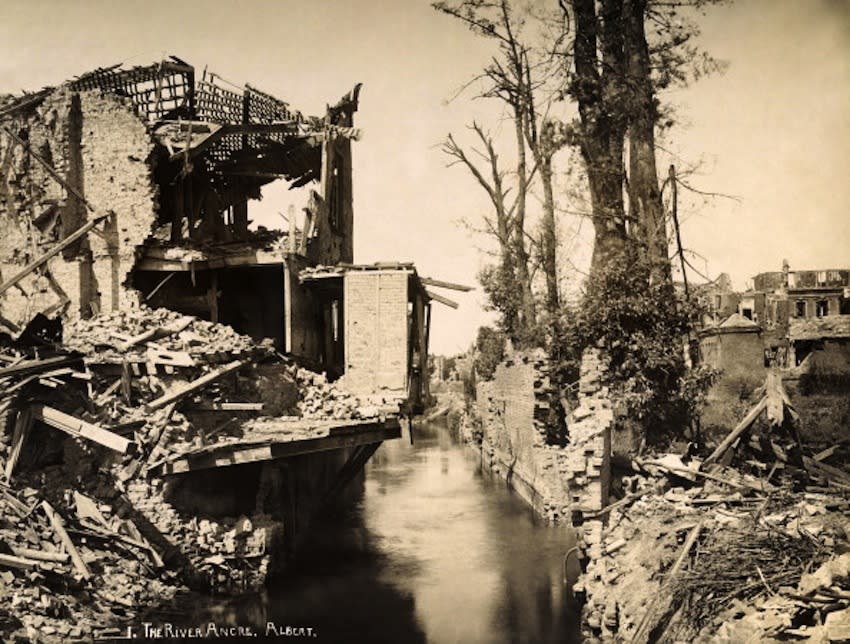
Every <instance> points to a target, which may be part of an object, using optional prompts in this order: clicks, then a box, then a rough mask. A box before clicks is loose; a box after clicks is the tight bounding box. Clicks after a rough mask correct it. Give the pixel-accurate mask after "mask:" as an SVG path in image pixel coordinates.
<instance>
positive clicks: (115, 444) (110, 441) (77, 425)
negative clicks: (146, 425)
mask: <svg viewBox="0 0 850 644" xmlns="http://www.w3.org/2000/svg"><path fill="white" fill-rule="evenodd" d="M31 409H32V415H33V418H34V419H35V420H40V421H41V422H43V423H46V424H48V425H50V426H51V427H55V428H56V429H60V430H62V431H63V432H66V433H68V434H71V435H72V436H79V437H81V438H86V439H88V440H91V441H94V442H95V443H99V444H101V445H103V446H104V447H108V448H109V449H111V450H115V451H116V452H118V453H120V454H126V453H127V450H128V449H129V447H130V443H131V441H129V440H127V439H126V438H124V437H123V436H119V435H118V434H114V433H112V432H110V431H107V430H105V429H103V428H102V427H98V426H97V425H93V424H92V423H89V422H86V421H84V420H82V419H80V418H77V417H76V416H71V415H70V414H66V413H65V412H62V411H59V410H58V409H54V408H53V407H49V406H47V405H33V406H32V407H31Z"/></svg>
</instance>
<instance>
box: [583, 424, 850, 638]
mask: <svg viewBox="0 0 850 644" xmlns="http://www.w3.org/2000/svg"><path fill="white" fill-rule="evenodd" d="M757 433H759V432H758V431H754V432H753V434H757ZM771 434H773V440H772V441H771V442H773V444H774V445H776V447H777V449H778V451H776V452H773V458H768V457H767V455H766V454H764V453H763V452H759V451H758V450H756V449H754V445H755V444H756V443H757V442H758V441H756V440H751V441H750V442H749V443H747V444H744V443H743V442H742V443H741V444H739V445H738V447H737V449H736V450H734V459H732V460H731V462H730V463H729V464H727V465H715V466H711V467H708V468H704V469H702V470H701V469H700V464H701V463H700V460H699V459H696V458H693V459H689V458H688V457H687V456H685V457H684V458H682V457H680V456H678V455H674V454H665V455H663V456H661V457H656V458H644V459H641V460H635V461H634V462H633V471H631V472H629V473H628V475H626V476H625V477H624V478H623V488H624V489H623V492H624V496H623V498H622V499H621V500H620V501H618V502H616V503H614V504H612V505H611V506H609V509H608V510H607V511H604V512H603V513H601V514H600V515H598V516H597V517H591V518H590V520H588V521H586V523H585V524H584V526H583V530H582V534H583V540H584V546H585V548H586V555H587V558H588V563H587V569H586V573H585V574H584V575H583V576H582V577H581V578H580V580H579V582H578V584H577V587H576V589H575V590H576V591H577V592H580V593H584V594H585V596H586V598H587V603H586V606H585V610H584V620H585V630H586V637H587V641H630V642H728V643H730V644H731V643H734V642H772V641H814V642H827V641H830V642H831V641H848V639H850V576H849V575H848V572H850V570H848V564H850V554H847V553H848V551H850V518H848V516H847V512H848V509H849V508H850V501H848V500H847V494H848V490H850V487H848V482H850V474H846V473H844V472H843V471H842V470H840V469H839V468H837V467H834V466H830V465H829V464H828V462H827V461H829V460H830V459H834V461H835V462H841V461H842V458H841V453H842V450H838V451H836V450H835V449H832V450H829V449H828V450H826V451H822V452H820V453H815V451H814V446H812V448H807V447H805V446H804V447H803V448H802V453H800V452H798V451H795V450H789V451H788V452H787V453H786V452H784V450H781V448H779V445H778V443H779V442H781V441H779V440H778V439H777V438H776V429H775V428H774V429H773V430H770V429H768V428H765V429H764V431H763V432H762V433H761V434H760V436H759V438H760V439H764V438H765V437H767V436H770V435H771ZM771 450H772V451H773V449H772V448H771ZM844 451H846V450H844ZM807 453H811V454H813V455H814V456H813V457H808V456H805V454H807ZM780 455H781V456H783V457H784V458H785V459H786V460H785V461H782V460H781V459H779V458H777V457H778V456H780ZM815 459H820V460H815ZM765 463H768V464H769V465H768V466H767V467H765Z"/></svg>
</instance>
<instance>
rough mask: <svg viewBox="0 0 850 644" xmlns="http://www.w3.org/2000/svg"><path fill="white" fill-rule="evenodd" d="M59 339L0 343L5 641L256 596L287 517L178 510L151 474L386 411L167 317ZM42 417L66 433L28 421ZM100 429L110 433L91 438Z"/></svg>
mask: <svg viewBox="0 0 850 644" xmlns="http://www.w3.org/2000/svg"><path fill="white" fill-rule="evenodd" d="M59 331H60V329H59V328H58V327H57V326H55V325H53V324H51V323H49V322H47V321H46V320H38V321H36V323H34V324H33V325H31V326H30V328H29V329H28V330H27V331H25V332H24V333H23V334H22V335H21V337H19V338H17V339H16V340H12V339H11V338H8V337H7V338H6V341H5V348H0V412H2V413H0V429H2V430H3V431H0V471H4V472H5V474H4V475H3V478H2V479H1V480H0V597H2V598H3V601H2V602H0V637H2V639H3V640H4V641H16V640H17V641H48V642H50V641H57V642H64V641H74V640H77V641H89V640H91V639H92V638H93V637H95V636H101V635H104V634H108V633H114V634H117V633H118V631H117V630H115V629H116V628H118V627H120V625H121V624H124V623H127V622H129V621H130V620H132V619H133V618H134V617H135V616H136V615H137V614H138V613H139V611H141V610H143V609H144V608H145V607H146V606H150V605H157V604H160V603H163V602H165V601H168V600H169V599H170V598H171V597H173V596H174V595H175V594H176V593H178V592H179V591H180V590H181V589H185V587H186V586H187V585H189V586H192V587H196V588H207V589H214V590H216V591H219V592H227V591H232V592H238V591H240V590H243V589H248V588H256V587H257V586H259V585H260V584H262V583H263V581H264V580H265V578H266V574H267V572H268V569H269V565H270V555H271V552H272V551H273V550H274V549H275V548H276V547H277V545H278V540H279V539H281V538H282V530H283V526H282V525H281V523H280V522H279V521H276V520H274V519H273V518H272V517H271V516H268V515H264V514H257V515H253V516H250V517H248V516H238V517H229V518H218V519H214V518H212V517H208V516H203V515H196V514H189V513H183V512H181V511H180V510H179V509H178V508H176V507H174V506H173V505H172V504H171V503H169V502H168V501H167V500H166V499H167V484H166V482H164V481H163V480H162V479H160V478H156V477H155V476H152V474H151V472H150V470H151V468H154V467H155V466H156V465H157V464H159V463H162V462H163V461H166V460H168V459H171V458H173V457H175V456H179V455H180V454H182V453H184V452H186V451H188V450H191V449H197V448H199V447H204V446H207V445H211V444H215V443H218V442H227V441H235V440H239V439H244V438H252V437H253V436H254V434H257V435H259V434H263V435H268V434H269V433H270V432H277V433H278V435H280V434H281V433H287V432H289V433H292V434H293V436H297V432H298V431H303V427H304V426H305V421H307V420H328V419H335V420H337V421H339V420H343V421H344V420H347V419H351V420H353V419H362V418H371V417H375V416H378V415H379V414H380V413H382V411H385V410H386V407H384V408H383V409H381V408H379V407H378V406H375V405H374V404H364V403H363V402H362V401H360V400H358V399H357V398H355V397H353V396H350V395H348V394H346V393H344V392H342V391H340V390H338V389H337V388H336V387H335V386H334V385H332V384H330V383H328V382H327V381H326V380H325V378H324V376H323V375H322V374H317V373H314V372H311V371H309V370H307V369H303V368H301V367H299V366H297V365H296V364H294V363H292V362H289V361H287V360H286V359H284V358H282V357H281V356H279V355H276V354H275V352H274V351H273V349H272V347H270V346H269V345H265V344H261V345H257V344H256V343H254V342H253V341H251V340H250V338H246V337H244V336H240V335H238V334H236V333H235V332H234V331H233V330H232V329H231V328H229V327H225V326H222V325H215V324H212V323H209V322H205V321H202V320H198V319H196V318H192V317H183V316H180V315H178V314H176V313H173V312H170V311H165V310H151V309H146V308H142V309H137V310H133V311H127V312H120V313H114V314H110V315H104V316H101V317H97V318H94V319H92V320H80V321H76V322H74V323H73V324H70V325H68V326H67V327H66V328H65V329H64V341H63V342H62V343H61V344H60V343H59V340H60V338H59V337H58V335H59ZM199 382H200V384H198V383H199ZM193 383H194V385H193ZM233 403H236V405H237V408H236V409H233V410H230V408H229V407H228V405H232V404H233ZM178 405H179V407H180V408H179V409H178ZM42 410H47V412H45V411H42ZM50 410H55V413H54V412H51V411H50ZM44 413H49V414H54V415H55V414H60V415H58V416H56V417H58V418H60V419H62V418H64V419H65V420H64V421H63V422H64V423H65V424H66V425H67V426H66V430H65V431H64V432H63V431H60V430H59V429H57V428H55V427H50V426H48V424H49V423H48V424H45V422H35V423H32V424H30V423H27V422H26V419H27V417H28V415H30V414H36V415H38V414H44ZM39 418H41V417H40V416H39ZM92 428H94V429H92ZM297 428H301V429H297ZM97 431H105V432H106V433H105V434H96V435H97V436H99V437H100V438H99V440H92V435H93V434H92V432H97ZM74 434H76V435H74ZM104 436H105V437H106V438H105V439H104ZM122 439H126V441H129V443H128V445H129V447H128V448H127V449H126V450H124V453H121V450H122V447H123V445H124V443H126V441H124V442H122ZM104 443H107V444H109V445H111V446H112V447H111V448H110V446H109V445H107V444H104ZM10 461H11V463H10ZM51 515H53V518H52V519H51Z"/></svg>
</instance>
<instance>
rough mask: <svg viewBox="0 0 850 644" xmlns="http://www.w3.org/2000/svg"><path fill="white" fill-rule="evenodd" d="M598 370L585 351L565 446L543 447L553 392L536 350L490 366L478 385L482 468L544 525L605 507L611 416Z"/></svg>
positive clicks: (595, 357)
mask: <svg viewBox="0 0 850 644" xmlns="http://www.w3.org/2000/svg"><path fill="white" fill-rule="evenodd" d="M604 369H605V364H604V362H603V360H602V358H601V357H600V356H599V354H598V352H596V351H588V352H587V353H586V355H585V356H584V358H583V360H582V369H581V381H580V393H579V403H580V404H579V406H578V408H577V409H576V410H574V411H573V412H572V414H571V415H570V418H569V422H568V424H567V433H568V435H569V442H568V444H566V445H564V446H560V445H556V444H550V441H551V440H552V437H553V435H556V434H557V432H553V431H552V430H553V428H552V423H553V422H556V420H555V418H554V414H553V412H554V409H553V405H554V403H555V401H558V398H559V396H558V393H559V392H558V387H557V385H556V384H555V383H554V382H553V381H552V379H551V374H550V365H549V363H548V360H547V358H546V355H545V353H544V352H543V351H541V350H538V351H536V352H533V353H523V352H518V353H517V354H515V355H514V356H513V357H512V358H510V359H509V360H506V361H505V362H503V363H502V364H500V365H498V366H497V367H496V372H495V374H494V377H493V380H491V381H485V382H480V383H478V385H477V390H476V400H477V406H476V411H477V415H478V417H479V419H480V421H481V453H482V458H483V462H484V464H485V465H486V466H487V467H488V468H489V469H490V470H491V471H492V472H493V473H495V474H497V475H499V476H501V477H503V478H505V479H506V480H507V481H508V482H509V483H510V484H511V485H512V487H513V488H514V490H515V491H516V492H517V493H519V494H520V496H522V497H523V498H524V499H525V500H526V501H527V502H528V503H529V504H530V505H531V506H532V507H533V508H534V509H535V511H537V512H538V514H540V515H541V516H543V517H544V518H545V519H546V520H547V521H549V522H550V523H553V524H560V523H567V522H569V521H570V519H571V516H572V513H573V512H574V511H577V510H578V511H584V512H592V511H596V510H599V509H601V508H602V507H603V506H604V505H606V504H607V502H608V493H609V484H610V477H611V462H610V454H611V433H612V429H613V428H614V413H613V411H612V409H611V402H610V400H609V398H608V390H607V388H606V387H604V386H603V384H602V375H603V373H604ZM557 404H561V403H560V401H558V402H557Z"/></svg>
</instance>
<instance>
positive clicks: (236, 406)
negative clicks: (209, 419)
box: [187, 402, 265, 411]
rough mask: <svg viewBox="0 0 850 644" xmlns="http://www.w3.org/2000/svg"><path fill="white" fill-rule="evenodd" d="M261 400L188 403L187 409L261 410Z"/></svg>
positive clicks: (263, 406) (262, 406)
mask: <svg viewBox="0 0 850 644" xmlns="http://www.w3.org/2000/svg"><path fill="white" fill-rule="evenodd" d="M264 408H265V405H263V403H261V402H212V403H199V404H197V405H190V406H189V407H188V408H187V409H188V410H189V411H263V409H264Z"/></svg>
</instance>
